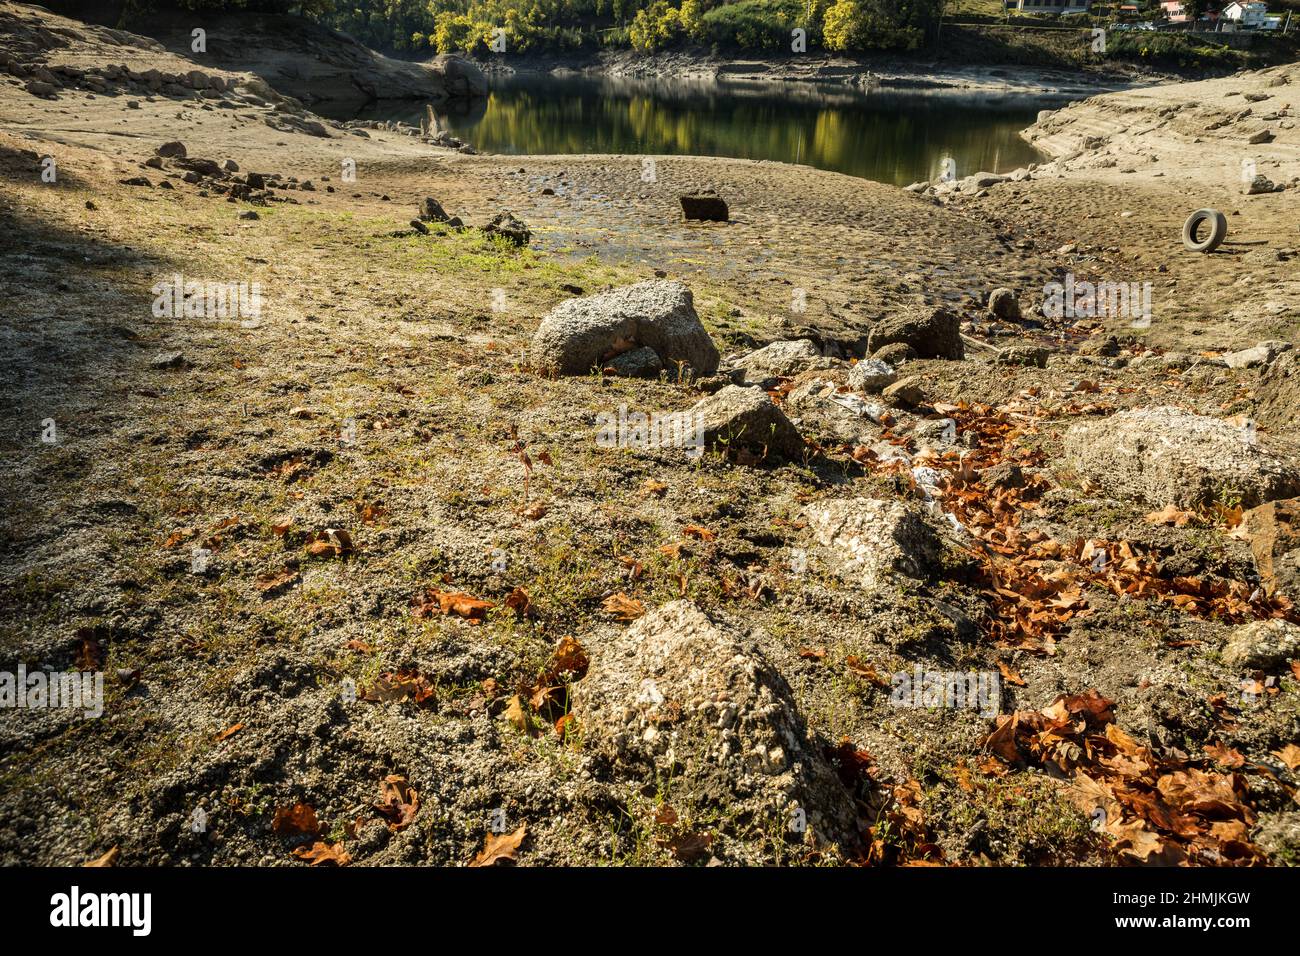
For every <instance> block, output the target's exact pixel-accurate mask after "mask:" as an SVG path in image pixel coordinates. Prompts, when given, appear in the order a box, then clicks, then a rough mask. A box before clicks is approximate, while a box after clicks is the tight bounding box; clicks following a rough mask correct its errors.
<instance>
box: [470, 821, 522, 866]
mask: <svg viewBox="0 0 1300 956" xmlns="http://www.w3.org/2000/svg"><path fill="white" fill-rule="evenodd" d="M527 833H528V824H526V823H522V824H520V825H519V829H518V830H516V831H515V832H514V833H489V834H488V835H487V836H486V837H484V838H483V849H482V850H480V851H479V852H478V855H477V856H475V857H474V860H473V861H472V862H471V863H470V866H495V865H496V864H498V863H503V862H509V863H513V862H515V854H516V853H518V852H519V846H520V844H521V843H523V842H524V837H525V836H526V835H527Z"/></svg>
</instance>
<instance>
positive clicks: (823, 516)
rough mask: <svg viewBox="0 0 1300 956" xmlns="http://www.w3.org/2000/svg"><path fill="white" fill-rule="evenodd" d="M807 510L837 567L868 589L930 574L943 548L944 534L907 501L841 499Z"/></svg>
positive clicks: (819, 540)
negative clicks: (942, 537) (941, 534)
mask: <svg viewBox="0 0 1300 956" xmlns="http://www.w3.org/2000/svg"><path fill="white" fill-rule="evenodd" d="M805 513H806V515H807V517H808V527H809V528H810V529H811V530H812V533H813V536H814V537H815V538H816V539H817V543H818V544H820V545H822V546H823V547H825V548H826V549H827V551H828V553H829V554H830V556H831V559H832V560H831V563H832V565H833V566H834V568H835V570H836V572H837V573H838V574H839V575H840V576H841V577H843V578H845V579H847V580H850V581H853V582H854V583H856V584H858V585H860V586H861V587H863V588H866V589H868V590H874V589H876V588H880V587H883V586H886V585H888V584H891V583H893V582H895V581H897V580H900V579H905V578H911V579H916V580H921V579H924V578H926V577H927V576H929V574H930V573H931V572H932V571H933V570H934V569H935V567H936V566H937V564H938V563H939V560H940V557H941V555H942V552H943V542H942V539H940V537H939V535H938V534H937V533H936V532H935V530H934V529H933V528H931V527H930V526H929V524H927V523H926V521H925V519H924V518H923V517H922V516H921V513H920V511H919V510H917V509H916V508H914V507H912V506H910V505H907V504H904V503H903V502H901V501H887V500H881V499H875V498H851V499H837V500H834V501H826V502H821V503H819V504H815V505H810V506H809V507H808V508H807V510H806V512H805Z"/></svg>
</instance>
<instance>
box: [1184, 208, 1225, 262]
mask: <svg viewBox="0 0 1300 956" xmlns="http://www.w3.org/2000/svg"><path fill="white" fill-rule="evenodd" d="M1207 223H1208V224H1209V227H1210V231H1209V234H1208V235H1207V236H1205V237H1204V238H1203V239H1199V240H1198V239H1197V238H1196V231H1197V229H1199V228H1200V227H1201V226H1203V225H1205V224H1207ZM1226 238H1228V218H1227V217H1226V216H1225V215H1224V214H1223V213H1221V212H1219V210H1217V209H1198V210H1196V212H1194V213H1192V214H1191V215H1190V216H1188V217H1187V221H1186V222H1185V223H1183V245H1184V246H1186V247H1187V248H1188V249H1190V250H1191V251H1192V252H1213V251H1214V250H1215V249H1217V248H1219V244H1220V243H1221V242H1223V240H1224V239H1226Z"/></svg>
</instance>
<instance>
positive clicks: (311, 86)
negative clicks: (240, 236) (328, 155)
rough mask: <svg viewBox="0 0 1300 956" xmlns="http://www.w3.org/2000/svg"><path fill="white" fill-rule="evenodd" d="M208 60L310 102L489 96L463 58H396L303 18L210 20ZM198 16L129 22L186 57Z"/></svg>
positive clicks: (161, 15) (162, 15) (154, 16)
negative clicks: (423, 60)
mask: <svg viewBox="0 0 1300 956" xmlns="http://www.w3.org/2000/svg"><path fill="white" fill-rule="evenodd" d="M203 21H204V22H203V27H204V29H205V30H207V53H206V54H203V57H204V62H205V63H211V64H212V65H213V66H216V67H219V68H221V69H226V70H232V71H236V72H249V73H253V74H256V75H257V76H259V77H261V78H262V79H263V80H265V81H266V82H267V83H269V84H270V85H271V86H272V87H273V88H274V89H276V90H277V91H279V92H280V93H284V94H287V95H289V96H293V97H295V98H296V99H298V100H300V101H301V102H303V103H308V104H310V103H315V102H317V101H321V100H330V101H365V100H376V99H420V100H426V101H429V102H433V103H441V102H445V101H447V100H451V99H456V98H463V97H473V96H485V95H486V94H487V81H486V79H485V78H484V76H483V73H482V71H480V70H479V68H478V67H477V66H476V65H475V64H473V63H472V62H470V61H469V60H466V59H465V58H463V57H459V56H440V57H437V58H435V59H434V60H431V61H430V62H428V63H408V62H406V61H403V60H394V59H390V58H389V57H386V56H384V55H382V54H380V53H376V52H375V51H374V50H371V49H370V48H369V47H367V46H365V45H363V44H361V43H359V42H358V41H356V40H354V39H352V38H351V37H349V36H347V35H346V34H343V33H339V32H338V31H336V30H331V29H329V28H327V27H324V26H321V25H320V24H318V23H313V22H312V21H310V20H305V19H303V18H301V17H291V16H274V15H270V14H267V15H257V14H223V15H221V16H211V15H209V16H205V17H204V18H203ZM194 23H195V21H194V17H193V16H192V15H178V14H173V13H166V12H159V11H150V12H149V13H148V14H147V15H137V16H132V17H128V18H127V21H126V24H125V25H126V27H127V29H130V30H133V31H135V32H137V33H141V34H144V35H145V36H149V37H153V38H155V39H157V40H158V41H159V42H160V43H162V45H163V46H165V47H166V48H167V49H168V50H171V51H172V52H173V53H176V54H177V55H179V56H186V57H188V56H191V55H192V54H191V50H190V45H191V43H192V38H191V36H190V31H191V30H192V29H193V28H194Z"/></svg>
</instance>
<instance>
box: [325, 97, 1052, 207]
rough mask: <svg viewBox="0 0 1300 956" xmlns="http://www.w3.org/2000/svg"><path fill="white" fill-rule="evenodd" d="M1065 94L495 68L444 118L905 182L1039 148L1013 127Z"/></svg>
mask: <svg viewBox="0 0 1300 956" xmlns="http://www.w3.org/2000/svg"><path fill="white" fill-rule="evenodd" d="M1067 99H1068V98H1066V97H1041V96H1031V95H1027V94H986V93H981V94H970V93H959V92H947V91H924V92H920V91H918V92H912V91H908V92H899V91H895V90H890V91H878V90H877V91H859V90H852V89H845V88H842V87H834V88H827V87H822V86H813V85H812V84H808V83H762V84H736V83H727V84H719V83H717V82H714V81H712V80H664V79H656V80H640V79H629V78H623V77H617V78H612V77H585V76H582V77H579V76H573V77H554V76H536V75H530V76H511V77H497V78H494V79H493V81H492V91H491V94H490V96H489V97H488V99H487V100H478V101H475V102H474V103H473V104H460V105H459V108H458V109H453V110H451V111H448V112H443V113H440V114H439V123H440V125H441V126H442V127H443V128H447V129H450V130H451V131H452V132H453V133H454V134H455V135H456V136H458V137H460V138H461V139H464V140H467V141H468V142H470V143H472V144H473V145H474V146H475V147H477V148H478V149H480V150H483V151H486V152H492V153H508V154H519V155H530V154H533V155H536V154H545V153H618V154H650V155H660V154H663V155H700V156H730V157H739V158H745V159H769V160H779V161H781V162H787V163H802V164H807V165H810V166H815V167H817V168H819V169H830V170H835V171H837V172H842V173H848V174H850V175H853V176H862V177H864V178H866V179H873V180H876V181H878V182H884V183H892V184H894V185H900V186H903V185H907V184H908V183H911V182H915V181H916V180H918V179H934V178H937V177H938V176H939V174H940V171H941V168H942V167H941V164H942V161H943V160H944V159H945V158H946V157H951V158H952V159H953V160H954V161H955V162H956V174H957V175H958V176H965V175H967V174H969V173H973V172H978V171H981V170H987V171H991V172H1006V171H1008V170H1011V169H1015V168H1016V167H1017V166H1023V165H1026V164H1027V163H1031V162H1034V161H1035V160H1038V159H1039V158H1040V157H1039V155H1038V153H1037V152H1036V151H1035V150H1034V149H1033V147H1031V146H1030V145H1029V144H1028V143H1026V142H1025V141H1024V140H1022V139H1021V138H1020V136H1019V135H1018V134H1019V131H1020V130H1021V129H1024V128H1025V127H1026V126H1028V125H1029V124H1031V123H1032V122H1033V121H1034V118H1035V117H1036V115H1037V113H1038V111H1039V110H1041V109H1047V108H1050V107H1054V106H1059V105H1061V104H1063V103H1064V102H1066V101H1067ZM423 112H424V107H423V105H421V104H411V103H401V104H397V103H392V102H388V103H383V104H376V105H373V106H371V107H368V108H367V109H365V110H363V111H362V112H360V113H356V114H352V116H350V117H347V118H366V119H393V120H402V121H404V122H407V123H411V124H418V123H419V122H420V119H421V118H422V116H423ZM341 118H342V117H341Z"/></svg>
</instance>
